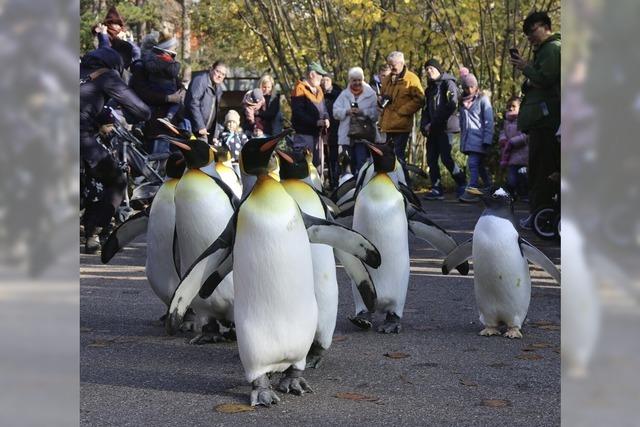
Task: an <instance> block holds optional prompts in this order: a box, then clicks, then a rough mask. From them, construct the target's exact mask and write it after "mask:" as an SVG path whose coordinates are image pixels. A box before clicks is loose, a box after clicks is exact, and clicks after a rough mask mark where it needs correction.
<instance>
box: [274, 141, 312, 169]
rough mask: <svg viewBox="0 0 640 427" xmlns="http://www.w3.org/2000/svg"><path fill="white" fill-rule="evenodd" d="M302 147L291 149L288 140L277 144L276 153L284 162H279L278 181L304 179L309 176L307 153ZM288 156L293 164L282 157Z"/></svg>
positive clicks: (291, 146) (290, 143)
mask: <svg viewBox="0 0 640 427" xmlns="http://www.w3.org/2000/svg"><path fill="white" fill-rule="evenodd" d="M308 151H309V150H307V149H305V148H302V147H293V145H292V142H291V141H290V140H289V138H286V140H285V141H282V142H281V143H280V144H278V148H277V151H276V152H277V153H278V156H280V158H282V159H283V160H284V161H283V162H280V179H305V178H306V177H308V176H309V163H308V162H307V152H308ZM285 155H288V156H289V158H290V159H291V160H293V162H290V161H289V160H288V159H286V158H285V157H284V156H285Z"/></svg>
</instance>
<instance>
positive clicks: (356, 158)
mask: <svg viewBox="0 0 640 427" xmlns="http://www.w3.org/2000/svg"><path fill="white" fill-rule="evenodd" d="M350 151H351V168H352V170H353V174H354V175H356V176H357V175H358V171H359V170H360V168H361V167H362V165H364V164H365V163H366V161H367V159H368V158H369V148H367V144H366V143H364V142H356V143H355V144H353V145H352V146H351V150H350Z"/></svg>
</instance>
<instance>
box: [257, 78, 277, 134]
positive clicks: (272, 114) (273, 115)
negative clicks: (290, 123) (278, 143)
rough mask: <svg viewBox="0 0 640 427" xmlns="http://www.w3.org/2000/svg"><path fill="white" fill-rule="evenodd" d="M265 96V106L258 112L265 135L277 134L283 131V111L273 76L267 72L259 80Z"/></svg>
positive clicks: (259, 85)
mask: <svg viewBox="0 0 640 427" xmlns="http://www.w3.org/2000/svg"><path fill="white" fill-rule="evenodd" d="M258 87H259V88H260V89H261V90H262V96H264V108H263V109H262V110H260V111H259V112H258V116H259V117H260V119H262V122H263V125H264V134H265V135H277V134H279V133H280V132H282V112H281V111H280V94H279V93H277V92H275V82H274V80H273V77H271V76H270V75H269V74H265V75H264V76H262V78H261V79H260V82H258Z"/></svg>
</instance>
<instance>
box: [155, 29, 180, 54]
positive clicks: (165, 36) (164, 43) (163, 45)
mask: <svg viewBox="0 0 640 427" xmlns="http://www.w3.org/2000/svg"><path fill="white" fill-rule="evenodd" d="M157 46H158V47H159V48H160V49H165V50H173V49H174V48H175V47H176V46H178V39H176V38H175V37H173V34H170V33H168V32H165V31H162V32H160V35H159V37H158V45H157Z"/></svg>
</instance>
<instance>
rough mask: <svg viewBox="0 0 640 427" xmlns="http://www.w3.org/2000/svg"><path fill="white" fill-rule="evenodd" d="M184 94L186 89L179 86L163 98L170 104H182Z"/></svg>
mask: <svg viewBox="0 0 640 427" xmlns="http://www.w3.org/2000/svg"><path fill="white" fill-rule="evenodd" d="M185 94H186V91H185V90H184V89H183V88H180V89H178V90H177V91H175V92H173V93H172V94H169V95H167V96H166V98H165V99H166V101H167V102H169V103H171V104H182V103H183V102H184V96H185Z"/></svg>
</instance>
